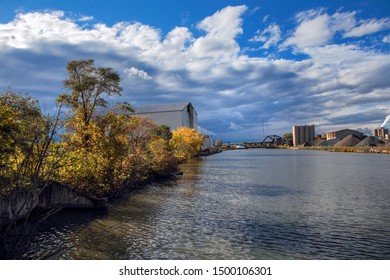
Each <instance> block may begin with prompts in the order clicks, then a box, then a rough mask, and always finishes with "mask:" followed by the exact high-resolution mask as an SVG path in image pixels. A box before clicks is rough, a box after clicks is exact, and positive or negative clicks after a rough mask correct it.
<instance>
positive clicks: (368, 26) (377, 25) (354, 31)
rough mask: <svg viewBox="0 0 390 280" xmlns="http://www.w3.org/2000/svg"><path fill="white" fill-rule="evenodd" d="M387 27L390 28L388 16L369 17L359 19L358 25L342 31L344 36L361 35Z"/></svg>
mask: <svg viewBox="0 0 390 280" xmlns="http://www.w3.org/2000/svg"><path fill="white" fill-rule="evenodd" d="M387 29H390V18H383V19H370V20H364V21H361V22H360V25H359V26H356V27H354V28H351V30H349V31H348V32H346V33H344V35H343V36H344V37H345V38H347V37H361V36H364V35H369V34H372V33H376V32H379V31H382V30H387Z"/></svg>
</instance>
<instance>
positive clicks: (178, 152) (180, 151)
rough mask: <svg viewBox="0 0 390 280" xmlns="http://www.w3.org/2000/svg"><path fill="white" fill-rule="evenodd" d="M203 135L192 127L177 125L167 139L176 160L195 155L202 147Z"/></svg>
mask: <svg viewBox="0 0 390 280" xmlns="http://www.w3.org/2000/svg"><path fill="white" fill-rule="evenodd" d="M203 142H204V135H203V134H201V133H198V132H197V131H196V130H195V129H193V128H188V127H179V128H178V129H176V130H174V131H172V138H171V140H170V141H169V143H170V145H171V147H172V148H173V151H174V156H175V158H176V159H177V160H179V161H183V160H185V159H189V158H191V157H194V156H196V155H197V154H198V153H199V152H200V151H201V148H202V144H203Z"/></svg>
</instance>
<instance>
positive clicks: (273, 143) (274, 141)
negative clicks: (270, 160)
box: [232, 135, 285, 149]
mask: <svg viewBox="0 0 390 280" xmlns="http://www.w3.org/2000/svg"><path fill="white" fill-rule="evenodd" d="M283 144H285V140H284V139H283V138H282V137H280V136H279V135H267V136H266V137H265V138H264V139H263V141H260V142H244V143H242V145H244V146H245V147H246V148H265V149H273V148H277V147H278V146H280V145H283ZM235 145H236V144H233V145H232V146H233V147H234V146H235Z"/></svg>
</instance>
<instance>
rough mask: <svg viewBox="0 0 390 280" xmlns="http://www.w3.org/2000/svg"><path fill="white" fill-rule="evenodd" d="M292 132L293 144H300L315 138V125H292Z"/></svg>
mask: <svg viewBox="0 0 390 280" xmlns="http://www.w3.org/2000/svg"><path fill="white" fill-rule="evenodd" d="M292 134H293V144H294V146H298V145H302V144H304V143H306V142H309V141H312V140H314V139H315V126H314V124H313V125H302V126H293V127H292Z"/></svg>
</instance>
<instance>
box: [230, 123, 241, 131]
mask: <svg viewBox="0 0 390 280" xmlns="http://www.w3.org/2000/svg"><path fill="white" fill-rule="evenodd" d="M229 129H230V130H240V129H243V127H242V126H240V125H238V124H236V123H234V122H230V124H229Z"/></svg>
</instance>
